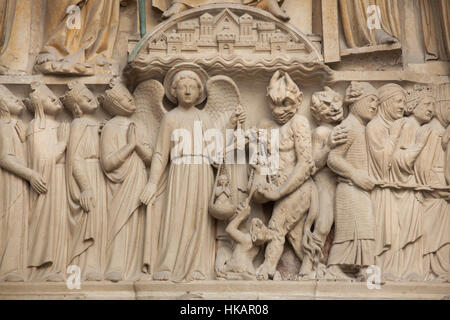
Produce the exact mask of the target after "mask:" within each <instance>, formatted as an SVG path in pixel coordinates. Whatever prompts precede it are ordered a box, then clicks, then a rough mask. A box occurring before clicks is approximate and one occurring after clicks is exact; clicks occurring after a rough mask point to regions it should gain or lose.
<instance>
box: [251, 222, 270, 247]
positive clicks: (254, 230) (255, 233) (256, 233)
mask: <svg viewBox="0 0 450 320" xmlns="http://www.w3.org/2000/svg"><path fill="white" fill-rule="evenodd" d="M250 236H251V237H252V242H253V244H255V245H256V246H260V245H262V244H264V243H265V242H267V239H268V236H269V230H268V229H267V227H266V226H265V224H264V222H262V221H261V219H258V218H253V219H252V222H251V225H250Z"/></svg>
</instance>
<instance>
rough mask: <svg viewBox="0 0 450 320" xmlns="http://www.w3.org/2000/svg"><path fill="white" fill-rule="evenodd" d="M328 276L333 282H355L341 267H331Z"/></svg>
mask: <svg viewBox="0 0 450 320" xmlns="http://www.w3.org/2000/svg"><path fill="white" fill-rule="evenodd" d="M328 274H329V276H330V278H332V279H333V280H342V281H351V280H354V279H352V278H351V277H349V276H348V275H346V274H345V273H344V271H342V269H341V268H340V267H339V266H331V267H329V268H328Z"/></svg>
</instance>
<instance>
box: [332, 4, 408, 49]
mask: <svg viewBox="0 0 450 320" xmlns="http://www.w3.org/2000/svg"><path fill="white" fill-rule="evenodd" d="M371 5H376V6H378V7H379V8H380V14H381V21H380V25H381V30H382V31H384V32H385V33H386V34H387V35H388V36H392V37H394V38H396V39H400V15H399V9H398V2H397V1H392V0H339V14H340V20H341V23H342V28H343V31H344V39H345V43H346V44H347V46H348V47H349V48H358V47H364V46H374V45H378V44H383V43H384V42H383V39H385V38H383V39H380V38H379V37H377V35H376V31H377V30H376V29H373V30H370V29H369V28H368V27H367V20H368V18H369V15H368V14H367V8H368V7H369V6H371Z"/></svg>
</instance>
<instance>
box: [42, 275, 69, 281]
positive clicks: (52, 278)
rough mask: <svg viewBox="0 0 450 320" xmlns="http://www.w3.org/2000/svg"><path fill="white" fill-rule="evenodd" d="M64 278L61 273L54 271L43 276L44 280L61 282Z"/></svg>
mask: <svg viewBox="0 0 450 320" xmlns="http://www.w3.org/2000/svg"><path fill="white" fill-rule="evenodd" d="M64 280H65V279H64V275H63V274H61V273H55V274H52V275H49V276H48V277H47V278H45V281H49V282H63V281H64Z"/></svg>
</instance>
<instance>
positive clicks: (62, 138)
mask: <svg viewBox="0 0 450 320" xmlns="http://www.w3.org/2000/svg"><path fill="white" fill-rule="evenodd" d="M69 134H70V127H69V124H68V123H67V122H63V123H61V124H60V125H59V127H58V141H59V142H64V144H67V142H68V141H69Z"/></svg>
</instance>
